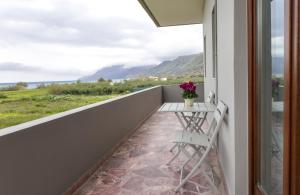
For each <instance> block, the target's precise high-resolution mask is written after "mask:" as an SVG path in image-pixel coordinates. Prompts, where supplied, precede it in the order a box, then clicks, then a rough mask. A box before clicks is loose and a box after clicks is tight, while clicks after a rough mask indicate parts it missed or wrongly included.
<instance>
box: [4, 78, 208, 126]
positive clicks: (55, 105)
mask: <svg viewBox="0 0 300 195" xmlns="http://www.w3.org/2000/svg"><path fill="white" fill-rule="evenodd" d="M187 80H193V81H195V82H202V81H203V80H202V78H201V77H192V78H190V77H181V78H169V79H168V81H161V80H153V79H138V80H130V81H126V82H124V83H117V84H114V85H112V84H111V83H110V82H108V81H102V82H98V83H80V82H78V83H74V84H64V85H52V86H47V87H42V88H38V89H19V90H15V91H14V90H6V91H5V90H2V91H1V90H0V129H2V128H5V127H9V126H13V125H17V124H20V123H24V122H27V121H31V120H34V119H38V118H42V117H45V116H49V115H52V114H56V113H59V112H63V111H67V110H70V109H73V108H77V107H81V106H84V105H88V104H92V103H96V102H100V101H104V100H107V99H110V98H113V97H116V96H119V95H122V94H127V93H130V92H133V91H137V90H140V89H144V88H147V87H151V86H156V85H162V84H178V83H180V82H182V81H187Z"/></svg>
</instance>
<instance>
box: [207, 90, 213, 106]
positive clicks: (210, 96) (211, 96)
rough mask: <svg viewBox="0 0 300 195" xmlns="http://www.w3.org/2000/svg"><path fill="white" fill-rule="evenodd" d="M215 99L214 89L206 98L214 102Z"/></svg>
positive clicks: (208, 101)
mask: <svg viewBox="0 0 300 195" xmlns="http://www.w3.org/2000/svg"><path fill="white" fill-rule="evenodd" d="M214 101H215V93H214V92H213V91H210V92H209V94H208V97H207V98H206V102H207V103H214Z"/></svg>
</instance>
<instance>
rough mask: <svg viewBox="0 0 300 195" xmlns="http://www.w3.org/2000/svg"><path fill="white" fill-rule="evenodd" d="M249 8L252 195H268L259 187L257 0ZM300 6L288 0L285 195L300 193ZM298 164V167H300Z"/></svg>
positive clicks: (286, 29) (295, 1)
mask: <svg viewBox="0 0 300 195" xmlns="http://www.w3.org/2000/svg"><path fill="white" fill-rule="evenodd" d="M247 1H248V2H247V5H248V16H247V20H248V101H249V102H248V110H249V114H248V121H249V123H248V129H249V132H248V137H249V140H248V141H249V194H250V195H252V194H255V195H260V194H264V193H263V192H262V191H261V190H260V189H259V187H258V186H257V185H256V184H257V183H258V178H259V173H260V170H259V164H258V160H257V159H258V158H259V155H260V154H259V147H260V146H259V142H258V141H257V140H258V138H259V125H258V124H259V121H258V120H259V119H258V117H257V114H258V113H259V112H258V109H257V106H258V105H259V104H260V102H259V101H258V98H256V97H257V89H258V83H257V77H258V75H257V73H256V71H257V68H256V38H257V34H256V30H257V27H256V1H257V0H247ZM299 12H300V3H299V1H298V0H285V67H284V70H285V73H284V77H285V94H284V98H285V101H284V109H285V110H284V128H285V130H284V133H285V134H284V156H283V158H284V159H283V194H284V195H297V194H300V185H299V184H300V166H299V165H300V13H299ZM297 165H298V166H297Z"/></svg>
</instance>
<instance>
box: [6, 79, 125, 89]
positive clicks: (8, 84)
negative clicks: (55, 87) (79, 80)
mask: <svg viewBox="0 0 300 195" xmlns="http://www.w3.org/2000/svg"><path fill="white" fill-rule="evenodd" d="M123 80H124V79H113V80H112V82H114V83H119V82H122V81H123ZM75 82H76V81H40V82H26V83H27V85H28V87H27V89H35V88H37V87H38V86H39V85H41V84H44V85H46V86H47V85H51V84H71V83H75ZM95 82H96V81H95ZM14 85H16V83H0V88H4V87H9V86H14Z"/></svg>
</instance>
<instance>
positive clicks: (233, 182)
mask: <svg viewBox="0 0 300 195" xmlns="http://www.w3.org/2000/svg"><path fill="white" fill-rule="evenodd" d="M214 3H215V1H214V0H207V1H206V3H205V10H204V24H203V28H204V29H203V32H204V35H205V36H206V62H207V64H206V71H207V74H206V78H205V94H206V95H207V94H208V93H209V91H211V90H216V88H215V79H214V78H212V66H213V64H212V59H213V58H212V56H213V55H212V23H211V22H212V15H211V14H212V9H213V6H214ZM246 14H247V7H246V0H218V2H217V18H218V22H217V23H218V24H217V30H218V75H217V82H218V91H217V93H218V98H219V100H222V101H224V102H225V103H226V104H227V105H228V115H227V117H226V118H225V121H224V123H223V126H222V130H221V131H220V136H219V140H218V144H219V151H218V152H219V153H218V154H219V159H220V163H221V166H222V169H223V172H224V175H225V180H226V184H227V188H228V192H229V194H230V195H247V194H248V147H247V140H248V130H247V127H248V125H247V87H248V85H247V72H248V71H247V70H248V69H247V29H246V27H247V15H246Z"/></svg>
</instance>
